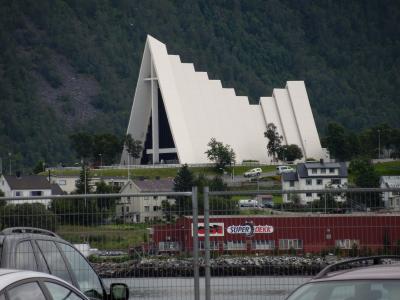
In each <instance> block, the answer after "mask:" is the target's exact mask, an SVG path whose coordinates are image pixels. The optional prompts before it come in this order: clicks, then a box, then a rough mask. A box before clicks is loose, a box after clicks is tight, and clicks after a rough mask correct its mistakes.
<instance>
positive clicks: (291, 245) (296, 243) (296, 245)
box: [279, 239, 303, 250]
mask: <svg viewBox="0 0 400 300" xmlns="http://www.w3.org/2000/svg"><path fill="white" fill-rule="evenodd" d="M279 249H284V250H285V249H286V250H289V249H303V241H302V240H297V239H293V240H279Z"/></svg>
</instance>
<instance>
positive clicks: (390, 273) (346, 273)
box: [287, 256, 400, 300]
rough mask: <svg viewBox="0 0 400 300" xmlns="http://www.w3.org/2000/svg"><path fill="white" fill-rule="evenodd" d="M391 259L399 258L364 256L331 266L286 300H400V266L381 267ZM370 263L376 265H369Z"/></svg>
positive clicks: (397, 257)
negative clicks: (386, 260) (384, 261)
mask: <svg viewBox="0 0 400 300" xmlns="http://www.w3.org/2000/svg"><path fill="white" fill-rule="evenodd" d="M390 258H396V259H400V256H375V257H363V258H356V259H350V260H347V261H343V262H339V263H336V264H333V265H330V266H328V267H326V268H325V269H324V270H322V271H321V272H320V273H319V274H318V275H317V276H316V277H314V279H312V280H311V281H309V282H307V283H305V284H303V285H301V286H300V287H298V288H297V289H296V290H295V291H294V292H293V293H292V294H290V295H289V297H288V298H287V300H321V299H324V300H399V299H400V265H399V264H386V265H382V264H381V263H382V261H383V260H384V259H390ZM368 262H372V263H373V265H369V266H366V265H368V264H367V263H368ZM361 263H362V264H361ZM379 264H381V265H379ZM351 266H353V267H354V268H352V269H349V268H350V267H351ZM343 268H345V269H343ZM338 269H339V270H338Z"/></svg>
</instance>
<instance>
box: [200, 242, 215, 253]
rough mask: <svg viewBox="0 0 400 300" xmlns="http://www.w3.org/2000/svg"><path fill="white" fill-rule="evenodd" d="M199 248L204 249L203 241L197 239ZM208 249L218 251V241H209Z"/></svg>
mask: <svg viewBox="0 0 400 300" xmlns="http://www.w3.org/2000/svg"><path fill="white" fill-rule="evenodd" d="M199 248H200V250H205V249H206V248H205V245H204V241H199ZM210 250H212V251H218V250H219V242H218V241H210Z"/></svg>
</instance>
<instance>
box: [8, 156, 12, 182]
mask: <svg viewBox="0 0 400 300" xmlns="http://www.w3.org/2000/svg"><path fill="white" fill-rule="evenodd" d="M8 160H9V163H10V176H11V152H8Z"/></svg>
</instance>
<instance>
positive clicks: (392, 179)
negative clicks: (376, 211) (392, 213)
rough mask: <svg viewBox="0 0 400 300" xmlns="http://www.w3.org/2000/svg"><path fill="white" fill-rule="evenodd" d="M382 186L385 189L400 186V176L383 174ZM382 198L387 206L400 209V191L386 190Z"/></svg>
mask: <svg viewBox="0 0 400 300" xmlns="http://www.w3.org/2000/svg"><path fill="white" fill-rule="evenodd" d="M380 187H381V188H383V189H385V188H386V189H387V188H396V189H398V188H400V176H381V178H380ZM382 200H383V202H384V203H385V207H387V208H391V209H394V210H400V192H384V193H382Z"/></svg>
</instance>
